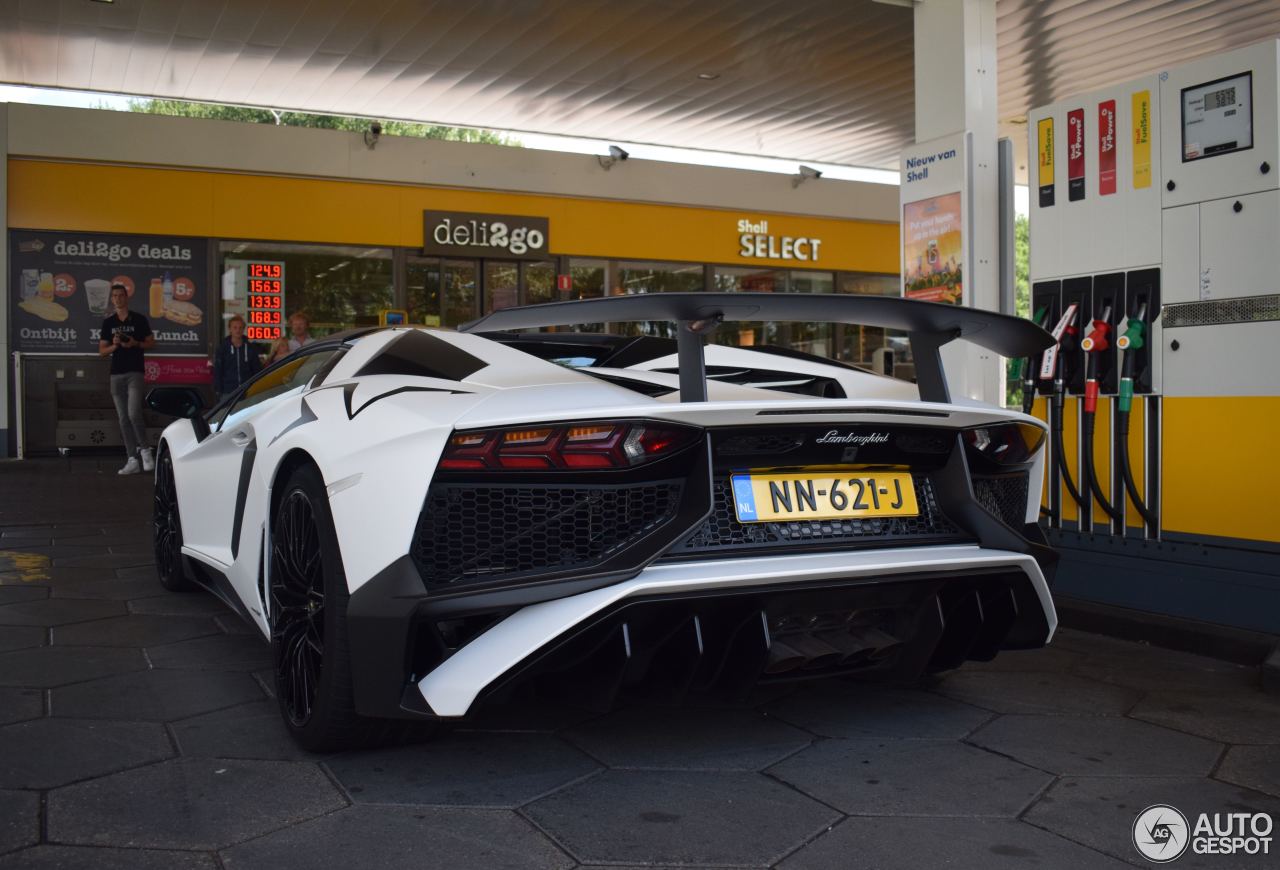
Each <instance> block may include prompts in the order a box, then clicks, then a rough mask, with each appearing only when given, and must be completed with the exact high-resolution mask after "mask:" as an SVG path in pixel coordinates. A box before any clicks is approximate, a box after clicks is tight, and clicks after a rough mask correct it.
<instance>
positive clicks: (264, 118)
mask: <svg viewBox="0 0 1280 870" xmlns="http://www.w3.org/2000/svg"><path fill="white" fill-rule="evenodd" d="M129 111H131V112H144V113H146V114H150V115H176V116H178V117H182V118H211V119H213V120H216V121H240V122H242V123H248V124H275V125H279V126H285V127H316V128H319V129H322V130H347V131H349V132H353V133H363V132H364V131H365V130H367V129H369V123H370V121H369V119H367V118H352V117H348V116H345V115H313V114H311V113H310V112H285V111H280V110H278V109H251V108H248V107H246V106H224V105H219V104H216V103H189V102H187V101H186V100H130V101H129ZM380 123H381V124H382V132H383V133H384V134H386V135H388V136H413V137H417V138H419V139H447V140H450V141H453V142H485V143H488V144H490V145H519V144H520V143H519V142H518V141H516V140H514V139H511V138H510V137H507V136H503V135H501V134H498V133H494V132H493V131H492V130H473V129H469V128H465V127H446V126H442V125H440V124H417V123H413V122H411V121H382V122H380Z"/></svg>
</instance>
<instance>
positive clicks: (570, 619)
mask: <svg viewBox="0 0 1280 870" xmlns="http://www.w3.org/2000/svg"><path fill="white" fill-rule="evenodd" d="M938 568H948V569H950V568H954V569H956V570H967V569H975V568H987V569H990V568H995V569H1000V568H1017V569H1020V570H1022V571H1025V572H1026V574H1027V576H1028V577H1029V578H1030V579H1031V582H1032V584H1033V585H1034V587H1035V590H1036V593H1037V595H1038V596H1039V598H1040V603H1041V604H1042V605H1043V606H1044V609H1045V613H1046V614H1048V615H1049V636H1048V637H1046V638H1045V642H1046V643H1047V642H1048V641H1049V639H1050V638H1052V637H1053V633H1054V631H1055V630H1056V628H1057V624H1058V620H1057V613H1056V611H1055V610H1054V607H1053V599H1052V598H1051V597H1050V595H1049V587H1048V585H1047V584H1046V583H1045V579H1044V575H1043V574H1042V573H1041V571H1040V566H1039V565H1037V564H1036V561H1035V559H1033V558H1031V557H1030V556H1026V555H1023V554H1021V553H1010V552H1004V551H1001V550H984V549H982V548H981V547H976V546H949V547H913V548H905V547H904V548H902V549H896V550H873V551H869V552H862V553H810V554H806V555H795V556H771V557H766V558H757V559H752V560H750V561H748V562H746V563H745V564H744V560H742V559H726V560H722V561H710V562H675V563H668V564H662V565H650V566H649V567H647V568H645V569H644V570H643V571H641V572H640V574H639V575H637V576H636V577H634V578H632V579H631V580H626V581H624V582H622V583H618V584H615V585H613V586H609V587H606V588H604V589H596V590H594V591H591V592H584V593H582V594H580V595H574V596H571V597H569V598H560V599H557V600H555V601H547V602H544V603H542V604H534V605H531V606H529V607H526V608H524V609H523V610H520V611H518V612H517V613H514V614H512V615H511V616H509V617H507V618H506V619H505V620H503V621H502V622H500V623H498V624H497V625H495V626H493V627H492V628H490V629H489V630H488V631H486V632H485V633H484V634H482V635H481V636H480V637H478V638H476V639H475V640H474V641H472V642H471V643H470V644H468V645H467V646H465V647H463V648H462V649H461V650H459V651H458V652H457V653H455V654H454V655H453V656H451V657H450V658H449V659H447V660H446V661H445V662H444V664H442V665H441V666H440V667H438V668H436V669H435V670H434V671H432V672H431V673H429V674H427V676H425V677H423V678H422V680H421V681H419V683H418V689H419V691H421V692H422V697H423V698H424V699H426V701H427V703H428V704H430V705H431V709H432V710H435V711H436V713H437V714H439V715H440V716H465V715H466V713H467V711H468V710H469V709H470V708H471V704H472V703H473V702H474V701H475V699H476V697H477V696H478V695H479V694H480V692H481V691H483V690H484V688H485V687H486V686H488V685H489V684H491V683H492V682H493V681H494V680H497V679H498V678H499V677H501V676H502V675H503V674H505V673H506V672H507V671H508V670H510V669H511V668H512V667H514V666H515V665H516V664H518V663H520V662H521V661H523V660H524V659H526V658H528V657H529V656H530V655H532V654H533V653H534V652H536V651H537V650H538V648H539V647H541V646H542V645H543V644H545V643H546V642H547V639H548V638H554V637H559V636H560V635H561V634H563V633H564V632H565V631H567V630H568V629H570V628H572V627H573V626H575V625H577V624H579V623H581V622H583V621H584V620H586V619H588V618H589V617H591V616H592V615H593V614H595V613H598V612H600V611H601V610H604V609H605V608H606V607H609V606H610V605H612V604H616V603H617V602H619V601H622V600H624V599H627V598H633V597H636V596H640V595H653V594H658V593H664V592H668V593H669V592H698V591H704V590H708V589H716V588H720V587H733V588H737V587H750V586H760V585H764V584H774V583H779V582H786V583H793V582H794V583H802V582H805V581H811V580H826V579H833V578H859V577H865V578H871V579H878V578H880V577H890V576H893V575H895V574H910V573H918V572H921V571H928V570H937V569H938Z"/></svg>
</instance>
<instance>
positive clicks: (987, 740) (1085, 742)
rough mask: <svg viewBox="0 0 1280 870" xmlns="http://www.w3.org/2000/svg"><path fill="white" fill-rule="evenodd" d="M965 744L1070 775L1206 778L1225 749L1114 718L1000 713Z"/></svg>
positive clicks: (1157, 728)
mask: <svg viewBox="0 0 1280 870" xmlns="http://www.w3.org/2000/svg"><path fill="white" fill-rule="evenodd" d="M969 742H971V743H973V744H975V745H977V746H983V747H986V748H987V749H990V750H992V751H993V752H999V753H1000V754H1002V755H1008V756H1009V757H1011V758H1016V759H1017V760H1018V761H1021V762H1023V763H1024V764H1029V765H1031V766H1032V767H1037V768H1039V769H1041V770H1047V771H1049V772H1050V773H1056V774H1062V775H1074V776H1208V775H1209V773H1210V771H1212V770H1213V767H1214V765H1215V764H1217V762H1218V759H1219V758H1220V757H1221V756H1222V752H1223V748H1224V747H1223V746H1222V744H1220V743H1215V742H1213V741H1212V740H1205V739H1204V738H1201V737H1193V736H1191V735H1189V734H1183V733H1181V732H1179V731H1171V730H1169V729H1168V728H1161V727H1159V726H1157V725H1149V724H1147V723H1146V722H1135V721H1134V720H1132V719H1124V718H1121V717H1119V716H1040V715H1015V716H1001V717H1000V718H999V719H997V720H995V721H994V722H992V723H991V724H989V725H986V726H984V727H982V728H980V729H978V731H977V733H975V734H974V735H973V736H971V737H970V738H969Z"/></svg>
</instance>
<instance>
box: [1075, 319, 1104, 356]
mask: <svg viewBox="0 0 1280 870" xmlns="http://www.w3.org/2000/svg"><path fill="white" fill-rule="evenodd" d="M1110 332H1111V324H1110V323H1108V322H1107V321H1105V320H1095V321H1093V322H1092V323H1090V324H1089V334H1088V335H1087V336H1085V339H1084V341H1082V342H1080V347H1081V348H1083V349H1084V351H1085V353H1100V352H1101V351H1104V350H1106V349H1107V348H1109V347H1110V346H1111V342H1110V341H1108V340H1107V335H1108V334H1109V333H1110Z"/></svg>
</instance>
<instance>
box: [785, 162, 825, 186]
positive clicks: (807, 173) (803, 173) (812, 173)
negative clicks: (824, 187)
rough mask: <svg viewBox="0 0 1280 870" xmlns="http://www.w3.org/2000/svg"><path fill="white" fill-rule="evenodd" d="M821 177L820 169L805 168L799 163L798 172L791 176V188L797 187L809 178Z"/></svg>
mask: <svg viewBox="0 0 1280 870" xmlns="http://www.w3.org/2000/svg"><path fill="white" fill-rule="evenodd" d="M821 177H822V170H821V169H814V168H813V167H812V166H805V165H804V164H803V163H801V164H800V171H799V172H797V173H796V174H795V175H793V176H791V186H792V187H799V186H800V185H802V184H804V183H805V182H806V181H808V180H809V179H810V178H821Z"/></svg>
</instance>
